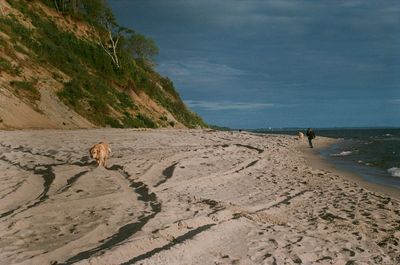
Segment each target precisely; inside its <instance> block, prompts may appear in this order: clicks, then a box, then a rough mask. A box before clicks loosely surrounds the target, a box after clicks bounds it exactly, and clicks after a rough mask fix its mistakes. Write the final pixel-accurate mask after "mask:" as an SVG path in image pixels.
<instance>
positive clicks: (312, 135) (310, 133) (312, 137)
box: [306, 130, 315, 139]
mask: <svg viewBox="0 0 400 265" xmlns="http://www.w3.org/2000/svg"><path fill="white" fill-rule="evenodd" d="M306 135H307V137H308V139H314V138H315V133H314V131H311V130H310V131H307V133H306Z"/></svg>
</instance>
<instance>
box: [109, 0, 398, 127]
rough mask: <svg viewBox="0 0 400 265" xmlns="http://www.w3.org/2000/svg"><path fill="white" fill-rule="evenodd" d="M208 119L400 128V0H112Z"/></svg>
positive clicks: (233, 124) (191, 104) (186, 98)
mask: <svg viewBox="0 0 400 265" xmlns="http://www.w3.org/2000/svg"><path fill="white" fill-rule="evenodd" d="M107 2H108V4H109V5H110V7H111V8H112V10H113V12H114V14H115V15H116V17H117V19H118V21H119V23H120V24H121V25H123V26H126V27H129V28H132V29H134V30H136V31H138V32H139V33H141V34H143V35H146V36H148V37H151V38H153V39H154V40H155V42H156V43H157V45H158V47H159V49H160V53H159V55H158V56H157V58H156V70H157V71H158V72H160V73H161V74H162V75H163V76H168V77H169V78H170V79H171V80H172V81H173V83H174V85H175V88H176V89H177V91H178V92H179V94H180V96H181V97H182V99H183V100H184V102H185V103H186V105H187V106H189V107H190V108H191V109H192V110H193V111H195V112H196V113H198V114H199V115H200V116H201V117H202V118H203V119H204V120H205V121H206V122H207V123H208V124H213V125H219V126H227V127H230V128H243V129H254V128H269V127H271V128H284V127H301V128H304V127H314V128H321V127H365V126H368V127H369V126H396V127H400V1H398V0H393V1H386V0H380V1H376V0H343V1H339V0H330V1H312V0H290V1H289V0H108V1H107Z"/></svg>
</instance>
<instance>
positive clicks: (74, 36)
mask: <svg viewBox="0 0 400 265" xmlns="http://www.w3.org/2000/svg"><path fill="white" fill-rule="evenodd" d="M52 2H53V1H49V2H48V3H47V4H46V1H43V2H42V1H22V0H12V1H11V0H9V1H0V128H3V129H7V128H16V129H23V128H65V129H71V128H92V127H125V128H134V127H150V128H157V127H175V128H185V127H204V126H206V125H205V124H204V122H203V121H202V120H201V118H200V117H198V116H197V115H196V114H195V113H193V112H191V111H190V110H189V109H188V108H187V107H186V106H185V105H184V103H183V102H182V100H181V99H180V97H179V94H178V93H177V92H176V90H175V88H174V86H173V83H172V82H171V81H170V80H169V79H168V78H164V77H162V76H160V75H159V74H158V73H156V72H155V71H154V70H153V67H152V66H151V63H149V62H147V61H146V60H144V59H143V58H137V57H134V56H132V55H131V54H130V53H129V52H128V50H127V49H125V50H124V48H123V45H125V47H128V45H127V44H126V43H127V40H126V39H123V37H124V36H122V38H121V39H120V40H119V44H118V45H120V46H121V47H119V46H117V47H116V48H117V53H116V55H117V57H116V58H118V60H119V64H118V65H116V64H115V62H113V60H112V59H113V58H112V56H110V54H109V51H112V47H111V46H110V43H109V42H108V41H109V40H111V39H112V38H113V40H114V41H115V40H116V39H117V38H116V37H114V36H112V38H108V39H107V33H110V34H115V32H113V31H111V30H110V31H108V32H107V29H106V28H104V27H103V26H102V24H101V23H98V19H97V21H96V18H94V19H93V18H92V20H90V19H88V18H87V16H85V14H83V15H82V14H78V15H73V14H69V13H67V12H61V11H60V10H57V9H55V8H52V6H51V3H52ZM56 2H57V1H55V2H54V3H56ZM110 36H111V35H110ZM124 41H125V44H124ZM136 45H140V43H139V44H138V43H136ZM118 49H119V50H118Z"/></svg>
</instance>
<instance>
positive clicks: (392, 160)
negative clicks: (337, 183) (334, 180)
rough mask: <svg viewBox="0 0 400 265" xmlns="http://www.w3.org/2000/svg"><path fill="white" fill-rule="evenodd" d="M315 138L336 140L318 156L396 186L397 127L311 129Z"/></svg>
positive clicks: (399, 162) (399, 179) (399, 183)
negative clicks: (337, 140)
mask: <svg viewBox="0 0 400 265" xmlns="http://www.w3.org/2000/svg"><path fill="white" fill-rule="evenodd" d="M299 131H303V132H305V130H304V129H303V130H301V129H295V130H279V131H274V130H267V131H263V132H266V133H284V134H297V133H298V132H299ZM314 131H315V133H316V135H317V137H318V136H326V137H331V138H336V139H339V142H338V143H337V144H334V145H332V146H331V147H329V148H328V149H323V150H321V151H320V152H321V155H322V156H324V157H325V158H326V159H328V160H329V161H330V162H332V163H334V164H335V165H336V166H337V167H338V168H341V169H344V170H348V171H353V172H355V173H357V174H358V175H360V176H361V177H362V178H364V179H365V180H367V181H369V182H372V183H377V184H381V185H386V186H391V187H396V188H399V192H400V129H392V128H390V129H389V128H388V129H384V128H379V129H315V130H314Z"/></svg>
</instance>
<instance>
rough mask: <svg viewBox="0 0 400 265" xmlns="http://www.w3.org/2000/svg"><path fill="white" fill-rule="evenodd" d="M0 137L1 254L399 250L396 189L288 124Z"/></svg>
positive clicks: (6, 260) (170, 256) (259, 259)
mask: <svg viewBox="0 0 400 265" xmlns="http://www.w3.org/2000/svg"><path fill="white" fill-rule="evenodd" d="M103 140H106V141H108V142H109V143H110V145H111V148H112V156H111V159H110V160H109V162H108V166H107V168H106V169H104V168H97V167H96V164H95V162H94V161H92V160H91V159H90V158H89V153H88V150H89V148H90V147H91V146H92V145H93V144H95V143H97V142H99V141H103ZM330 143H332V140H331V139H328V138H323V137H318V138H317V139H316V141H315V145H316V146H324V145H326V144H330ZM0 150H1V155H0V170H1V172H2V175H1V176H0V183H1V186H0V187H1V190H0V202H1V203H0V237H1V239H2V240H1V241H0V264H398V263H399V262H400V246H399V244H400V242H399V241H400V240H399V238H400V202H399V200H398V198H399V197H398V192H397V191H396V190H392V191H390V189H382V188H381V187H379V186H375V185H372V186H368V185H367V184H365V183H363V182H362V181H360V179H359V178H358V177H357V176H353V175H351V174H348V172H342V171H338V170H337V169H335V168H334V166H332V165H330V164H327V163H326V162H325V161H323V160H321V159H320V158H319V157H318V153H316V151H315V150H313V149H310V148H307V143H306V142H305V141H300V140H297V139H296V137H294V136H285V135H255V134H250V133H245V132H243V133H239V132H215V131H206V130H181V131H179V130H115V129H99V130H76V131H14V132H6V131H1V132H0Z"/></svg>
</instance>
